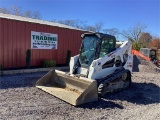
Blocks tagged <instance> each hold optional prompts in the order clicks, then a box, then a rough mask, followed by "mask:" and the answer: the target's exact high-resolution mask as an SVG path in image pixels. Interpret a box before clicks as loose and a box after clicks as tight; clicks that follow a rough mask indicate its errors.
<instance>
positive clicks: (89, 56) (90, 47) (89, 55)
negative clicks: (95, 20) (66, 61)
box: [80, 35, 98, 67]
mask: <svg viewBox="0 0 160 120" xmlns="http://www.w3.org/2000/svg"><path fill="white" fill-rule="evenodd" d="M97 43H98V37H97V36H95V35H93V36H85V37H84V38H83V41H82V46H81V51H80V63H81V65H83V66H86V67H88V66H89V65H90V64H91V63H92V61H93V60H94V56H95V51H96V45H97Z"/></svg>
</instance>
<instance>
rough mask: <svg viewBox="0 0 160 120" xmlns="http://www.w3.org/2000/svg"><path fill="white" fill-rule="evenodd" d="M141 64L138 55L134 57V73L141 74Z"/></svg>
mask: <svg viewBox="0 0 160 120" xmlns="http://www.w3.org/2000/svg"><path fill="white" fill-rule="evenodd" d="M139 64H141V62H140V61H139V59H138V58H137V56H136V55H134V56H133V69H132V71H133V72H139V68H138V65H139Z"/></svg>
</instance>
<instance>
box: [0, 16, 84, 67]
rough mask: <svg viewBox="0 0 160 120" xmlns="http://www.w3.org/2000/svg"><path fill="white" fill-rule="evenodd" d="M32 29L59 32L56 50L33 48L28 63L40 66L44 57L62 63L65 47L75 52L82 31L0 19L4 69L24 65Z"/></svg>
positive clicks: (0, 43)
mask: <svg viewBox="0 0 160 120" xmlns="http://www.w3.org/2000/svg"><path fill="white" fill-rule="evenodd" d="M31 31H37V32H46V33H53V34H58V49H57V50H42V49H32V50H31V53H32V56H31V65H32V66H39V65H42V63H43V61H44V60H56V63H57V64H65V61H66V54H67V50H71V54H72V56H74V55H76V54H78V51H79V47H80V43H81V37H80V35H81V34H82V33H83V32H84V31H79V30H72V29H67V28H59V27H54V26H49V25H41V24H37V23H29V22H23V21H17V20H9V19H4V18H0V64H2V65H3V66H4V67H5V68H15V67H25V65H26V62H25V60H26V50H27V49H30V48H31Z"/></svg>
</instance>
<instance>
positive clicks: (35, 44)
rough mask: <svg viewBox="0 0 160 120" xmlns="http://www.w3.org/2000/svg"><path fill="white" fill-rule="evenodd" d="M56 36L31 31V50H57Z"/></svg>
mask: <svg viewBox="0 0 160 120" xmlns="http://www.w3.org/2000/svg"><path fill="white" fill-rule="evenodd" d="M57 45H58V35H57V34H51V33H44V32H35V31H31V49H57Z"/></svg>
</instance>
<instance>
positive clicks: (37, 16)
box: [0, 5, 41, 19]
mask: <svg viewBox="0 0 160 120" xmlns="http://www.w3.org/2000/svg"><path fill="white" fill-rule="evenodd" d="M0 13H4V14H13V15H16V16H23V17H28V18H34V19H41V14H40V12H38V11H31V10H26V11H24V12H22V10H21V8H20V7H18V6H16V5H14V6H12V7H11V8H10V9H8V8H5V7H3V8H0Z"/></svg>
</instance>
